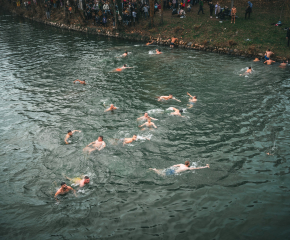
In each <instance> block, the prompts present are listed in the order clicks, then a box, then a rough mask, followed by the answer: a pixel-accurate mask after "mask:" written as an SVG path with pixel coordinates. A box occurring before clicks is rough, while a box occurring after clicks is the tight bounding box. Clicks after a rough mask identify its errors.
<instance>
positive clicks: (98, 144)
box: [54, 80, 209, 200]
mask: <svg viewBox="0 0 290 240" xmlns="http://www.w3.org/2000/svg"><path fill="white" fill-rule="evenodd" d="M76 81H77V82H80V83H81V82H82V81H80V80H76ZM76 81H74V83H75V82H76ZM81 84H85V83H81ZM187 95H188V96H189V97H190V98H189V102H190V103H194V102H196V101H197V98H196V96H192V95H190V94H189V93H187ZM171 99H172V100H176V101H178V102H181V101H180V100H178V99H176V98H174V97H173V95H172V94H170V95H168V96H160V97H158V98H157V100H158V101H167V100H171ZM117 109H118V108H117V107H115V106H114V105H113V104H111V105H110V107H109V108H107V109H105V111H104V112H108V111H112V112H113V111H114V110H117ZM169 109H171V110H173V112H171V113H170V115H174V116H181V117H183V116H182V115H181V113H183V110H182V109H177V108H174V107H171V108H169ZM137 120H138V121H142V120H147V122H145V123H144V124H142V125H140V126H139V127H144V126H146V127H148V128H157V126H156V125H155V124H154V123H153V122H152V120H158V119H156V118H153V117H150V116H149V115H148V113H145V114H144V115H143V116H142V117H139V118H137ZM142 130H143V129H142ZM76 132H81V131H80V130H68V132H67V134H66V136H65V138H64V142H65V144H69V142H68V139H69V138H71V137H72V136H73V134H74V133H76ZM146 139H147V140H150V139H148V138H146ZM121 140H122V141H123V146H124V145H126V144H129V143H132V142H133V141H136V140H137V135H136V134H134V135H133V137H131V138H123V139H121ZM105 147H106V143H105V141H104V140H103V136H99V137H98V139H97V140H96V141H94V142H91V143H90V144H88V145H87V146H86V147H85V148H84V149H83V151H84V152H87V153H88V154H90V153H91V152H93V151H95V150H98V151H101V150H102V149H104V148H105ZM203 168H209V164H207V165H206V166H204V167H197V168H194V167H190V162H189V161H185V163H184V164H177V165H173V166H171V167H170V168H167V169H165V170H164V169H163V170H162V169H156V168H149V169H150V170H152V171H154V172H155V173H157V174H159V175H162V176H168V175H173V174H177V173H181V172H184V171H187V170H197V169H203ZM66 178H67V179H68V180H70V181H71V182H74V183H75V184H78V185H79V187H80V188H81V187H84V186H85V185H86V184H88V183H89V182H90V178H89V177H88V176H84V177H83V178H82V179H81V178H74V179H71V178H68V177H66ZM70 191H73V193H74V195H75V196H77V195H76V191H75V189H73V188H72V187H70V186H68V185H67V184H66V183H65V182H62V183H61V187H60V188H59V189H58V190H57V192H56V193H55V195H54V197H55V199H56V200H57V196H58V195H63V194H66V193H68V192H70Z"/></svg>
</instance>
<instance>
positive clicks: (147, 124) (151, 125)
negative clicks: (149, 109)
mask: <svg viewBox="0 0 290 240" xmlns="http://www.w3.org/2000/svg"><path fill="white" fill-rule="evenodd" d="M143 126H146V127H148V128H152V127H154V128H157V127H156V125H155V124H154V123H153V122H151V119H150V118H148V119H147V122H146V123H144V124H142V125H140V126H139V127H143ZM142 130H144V128H143V129H142Z"/></svg>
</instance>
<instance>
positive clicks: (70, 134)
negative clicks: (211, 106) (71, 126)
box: [64, 130, 81, 144]
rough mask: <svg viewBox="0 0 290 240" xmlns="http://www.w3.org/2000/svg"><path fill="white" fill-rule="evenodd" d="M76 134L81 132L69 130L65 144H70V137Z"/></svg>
mask: <svg viewBox="0 0 290 240" xmlns="http://www.w3.org/2000/svg"><path fill="white" fill-rule="evenodd" d="M75 132H81V131H80V130H73V131H72V130H68V131H67V134H66V136H65V138H64V142H65V143H66V144H69V142H68V141H67V140H68V139H69V138H70V137H72V135H73V134H74V133H75Z"/></svg>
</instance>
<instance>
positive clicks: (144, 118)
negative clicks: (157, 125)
mask: <svg viewBox="0 0 290 240" xmlns="http://www.w3.org/2000/svg"><path fill="white" fill-rule="evenodd" d="M149 118H150V119H151V120H158V119H156V118H153V117H149V115H148V113H147V112H146V113H145V114H144V116H142V117H139V118H137V120H146V119H149Z"/></svg>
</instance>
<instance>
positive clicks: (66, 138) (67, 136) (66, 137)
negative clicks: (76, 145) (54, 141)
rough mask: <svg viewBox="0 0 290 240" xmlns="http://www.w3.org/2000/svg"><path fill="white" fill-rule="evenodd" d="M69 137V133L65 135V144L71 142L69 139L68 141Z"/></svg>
mask: <svg viewBox="0 0 290 240" xmlns="http://www.w3.org/2000/svg"><path fill="white" fill-rule="evenodd" d="M68 138H69V135H66V136H65V139H64V141H65V144H69V143H68V141H67V140H68Z"/></svg>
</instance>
